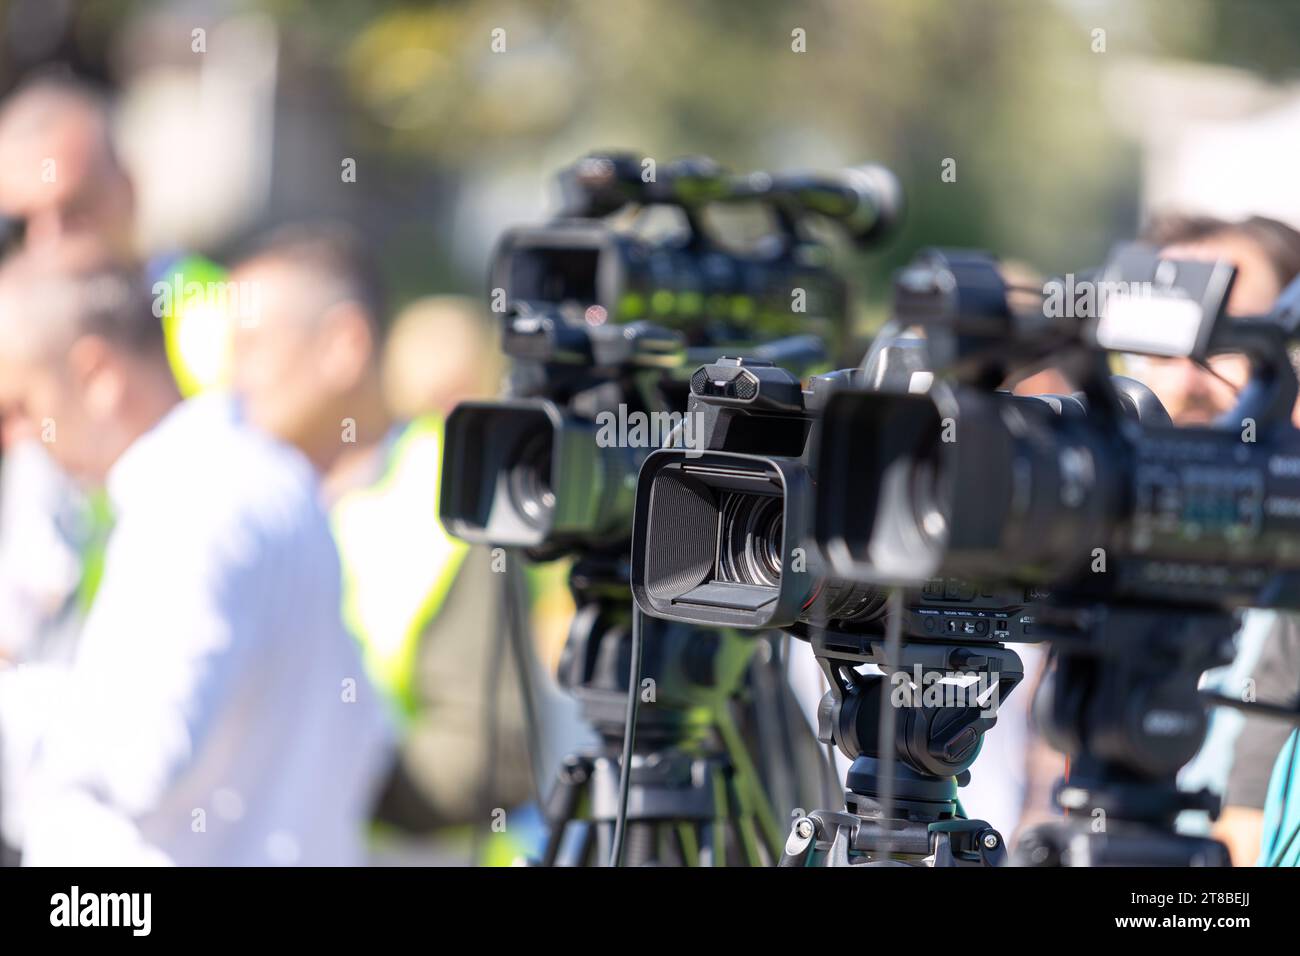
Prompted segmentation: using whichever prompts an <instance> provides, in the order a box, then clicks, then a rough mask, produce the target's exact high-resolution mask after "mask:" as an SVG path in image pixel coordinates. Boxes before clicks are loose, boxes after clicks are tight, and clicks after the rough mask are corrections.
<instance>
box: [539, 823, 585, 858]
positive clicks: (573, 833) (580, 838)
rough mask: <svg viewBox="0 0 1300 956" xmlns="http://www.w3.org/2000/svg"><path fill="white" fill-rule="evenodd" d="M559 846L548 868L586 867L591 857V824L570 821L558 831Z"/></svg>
mask: <svg viewBox="0 0 1300 956" xmlns="http://www.w3.org/2000/svg"><path fill="white" fill-rule="evenodd" d="M559 833H560V838H559V846H558V847H557V850H556V853H555V856H554V858H553V861H552V862H551V863H550V864H548V865H550V866H586V865H587V859H588V857H589V856H590V855H591V824H590V823H588V822H587V821H586V820H570V821H568V822H567V823H566V824H564V826H563V827H562V828H560V830H559Z"/></svg>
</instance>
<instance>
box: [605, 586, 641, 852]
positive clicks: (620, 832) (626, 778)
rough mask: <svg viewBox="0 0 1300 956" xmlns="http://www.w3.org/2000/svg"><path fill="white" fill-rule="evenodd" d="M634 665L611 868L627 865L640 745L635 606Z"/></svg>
mask: <svg viewBox="0 0 1300 956" xmlns="http://www.w3.org/2000/svg"><path fill="white" fill-rule="evenodd" d="M631 651H632V653H631V655H630V656H631V658H632V662H631V666H630V667H629V670H628V680H627V716H626V718H625V719H624V723H623V763H622V766H621V767H620V768H619V773H618V817H617V818H616V819H615V821H614V846H613V847H612V848H611V849H610V854H609V865H610V866H622V865H623V842H624V838H625V837H626V833H627V797H628V792H629V791H630V790H631V781H632V746H633V744H634V743H635V742H636V713H637V705H638V704H639V702H640V700H641V609H640V608H639V607H637V606H636V605H635V604H634V605H633V606H632V648H631Z"/></svg>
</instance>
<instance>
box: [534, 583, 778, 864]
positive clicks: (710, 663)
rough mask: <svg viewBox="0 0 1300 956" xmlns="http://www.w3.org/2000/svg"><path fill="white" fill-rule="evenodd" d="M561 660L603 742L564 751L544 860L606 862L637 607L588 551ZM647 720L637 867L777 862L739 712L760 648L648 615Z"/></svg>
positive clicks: (630, 831) (642, 732) (637, 753)
mask: <svg viewBox="0 0 1300 956" xmlns="http://www.w3.org/2000/svg"><path fill="white" fill-rule="evenodd" d="M570 586H571V588H572V590H573V593H574V596H575V598H576V599H577V601H578V605H579V609H578V612H577V614H576V615H575V617H574V620H573V625H572V627H571V629H570V632H569V638H568V642H567V643H566V645H565V649H564V655H563V659H562V661H561V665H560V681H561V683H562V684H563V685H564V686H565V687H566V688H567V689H568V690H569V691H570V692H571V693H572V694H573V695H574V696H575V697H576V698H577V699H578V701H579V703H580V704H581V707H582V711H583V714H584V716H585V717H586V718H587V719H588V720H589V721H590V722H591V724H592V725H593V727H594V728H595V730H596V733H597V735H598V736H599V742H598V743H597V744H596V745H595V746H594V747H591V748H589V749H587V750H584V751H582V752H579V753H576V754H572V755H570V756H569V757H567V758H566V759H565V760H564V761H563V763H562V765H561V768H560V772H559V776H558V780H557V782H556V785H555V787H554V789H553V790H552V792H551V794H550V795H549V797H548V798H547V800H546V805H545V814H546V818H547V822H548V824H549V826H550V835H549V837H548V839H547V843H546V847H545V849H544V851H543V855H542V858H541V860H540V863H541V864H542V865H545V866H589V865H600V866H603V865H605V863H606V862H607V861H608V859H609V855H610V848H611V846H612V844H613V837H614V828H615V820H616V817H617V814H618V806H619V768H620V758H621V746H620V744H621V740H622V736H623V730H624V719H625V705H626V697H627V689H628V688H627V675H628V663H629V654H630V651H629V643H630V632H631V608H630V607H629V605H628V585H627V578H626V572H625V569H623V568H620V566H619V565H618V564H617V562H615V563H610V562H605V561H602V560H600V559H595V558H584V559H583V560H582V561H580V562H579V563H578V564H577V565H575V567H574V570H573V573H572V575H571V578H570ZM643 640H644V651H643V670H642V674H643V679H642V683H641V690H640V693H641V700H642V702H643V704H644V706H642V707H641V708H640V715H641V716H640V719H639V721H638V726H637V735H636V741H635V747H634V750H633V753H632V766H631V776H630V780H629V792H628V816H627V838H626V862H627V864H628V865H632V866H638V865H679V866H680V865H686V866H694V865H702V866H725V865H749V866H761V865H766V864H770V863H771V862H773V861H774V860H775V859H776V852H777V851H776V848H777V847H778V846H779V845H780V829H779V827H778V826H777V824H776V820H775V816H774V815H773V812H772V809H771V807H770V805H769V802H768V798H767V796H766V794H765V793H764V791H763V788H762V785H761V783H760V781H759V777H758V773H757V771H756V769H755V767H754V766H753V763H752V761H751V760H750V757H749V753H748V750H747V748H746V745H745V742H744V740H743V738H742V736H741V733H740V731H739V730H738V728H737V727H736V724H735V721H734V720H733V718H732V714H731V707H732V704H733V702H734V701H735V699H736V697H737V694H738V691H739V689H740V686H741V684H742V682H743V679H744V676H745V673H746V670H747V669H748V667H749V665H750V661H751V658H752V656H753V654H754V648H755V647H756V646H757V644H756V641H755V639H754V638H753V637H746V636H744V635H740V634H737V633H736V632H734V631H724V630H706V629H701V628H696V627H690V626H687V625H682V624H675V623H671V622H667V621H660V620H657V619H653V618H650V619H647V620H646V621H645V631H644V634H643Z"/></svg>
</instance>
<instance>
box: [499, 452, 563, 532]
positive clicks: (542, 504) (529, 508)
mask: <svg viewBox="0 0 1300 956" xmlns="http://www.w3.org/2000/svg"><path fill="white" fill-rule="evenodd" d="M551 440H552V439H551V433H550V431H546V432H542V433H535V434H532V435H528V436H526V437H525V438H524V439H523V440H522V441H521V442H520V443H519V446H518V452H517V453H516V454H514V455H512V456H511V458H512V461H513V464H512V465H511V466H510V478H509V486H510V501H511V503H512V504H513V505H514V507H515V510H516V511H517V512H518V513H519V515H520V516H521V517H522V518H523V519H524V521H526V522H527V523H528V524H530V525H532V526H533V527H541V526H542V525H543V523H544V520H545V518H546V516H547V514H549V513H550V511H551V510H552V509H553V508H554V507H555V491H554V489H552V488H551Z"/></svg>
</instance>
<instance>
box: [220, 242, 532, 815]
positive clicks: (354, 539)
mask: <svg viewBox="0 0 1300 956" xmlns="http://www.w3.org/2000/svg"><path fill="white" fill-rule="evenodd" d="M231 275H232V278H233V279H234V280H235V281H237V282H239V283H241V284H243V283H246V284H248V285H249V286H252V287H256V288H257V289H258V290H259V291H258V295H259V300H260V302H261V309H260V313H259V318H258V321H256V322H255V323H252V324H250V325H248V326H247V327H242V326H241V327H240V328H239V329H237V330H236V333H235V349H234V378H235V384H236V389H237V391H238V393H239V395H240V396H241V398H242V399H243V401H244V404H245V407H246V409H247V412H248V415H249V418H250V420H251V421H252V422H254V423H256V424H257V425H259V426H260V427H262V428H264V429H266V430H267V431H268V432H270V433H272V434H274V435H276V436H278V437H280V438H282V439H284V440H285V441H288V442H291V443H293V444H294V445H296V446H297V447H298V448H299V449H301V450H302V451H303V453H304V454H306V456H307V457H308V458H309V459H310V460H311V461H312V463H313V464H314V465H315V466H316V468H317V470H318V471H319V472H320V474H321V476H322V481H323V487H324V490H325V493H326V496H327V500H328V503H329V507H330V515H331V523H332V525H333V528H334V534H335V540H336V541H337V542H338V545H339V550H340V553H341V555H342V559H343V566H344V596H343V607H344V616H345V619H346V621H347V623H348V625H349V627H350V628H351V630H352V632H353V634H354V635H355V636H356V638H357V639H358V640H359V641H360V643H361V645H362V647H363V648H364V652H365V657H366V663H367V666H368V669H369V672H370V673H371V675H372V676H373V677H374V679H375V680H376V681H377V682H378V683H379V685H380V686H381V687H383V688H384V690H385V692H386V695H387V697H388V700H389V703H390V707H391V709H392V711H393V712H394V713H395V714H396V715H398V717H399V719H400V720H401V722H402V726H403V728H404V729H403V741H402V745H401V756H400V758H399V760H398V762H397V766H396V768H395V770H394V772H393V775H392V777H391V779H390V781H389V784H388V787H387V789H386V792H385V794H384V796H383V799H382V801H381V805H380V807H379V819H380V820H381V821H383V822H386V823H391V824H394V825H396V826H398V827H399V828H401V829H403V830H406V831H410V832H417V833H428V832H431V831H434V830H438V829H441V828H445V827H448V826H451V825H456V824H466V823H473V824H475V825H478V826H485V825H487V824H488V823H489V822H490V820H491V817H490V814H491V813H492V810H493V809H494V808H496V807H498V806H501V807H506V806H512V805H514V804H518V803H520V802H522V801H524V800H526V799H527V797H528V795H529V791H530V781H529V760H528V755H527V748H526V743H525V740H526V738H525V729H524V727H523V717H522V713H521V707H520V702H519V700H518V694H516V693H514V692H513V691H512V688H513V687H514V682H513V680H512V679H511V671H510V668H511V667H512V664H511V662H510V661H509V660H508V659H507V660H498V659H494V658H493V656H492V649H493V646H494V644H495V641H494V639H493V635H494V634H495V633H496V632H497V629H498V628H500V627H502V626H504V621H503V619H502V614H503V613H504V612H503V609H502V608H501V597H500V596H501V593H502V592H501V585H500V581H501V576H500V575H499V574H495V573H493V572H492V569H491V564H492V560H491V556H490V554H489V553H488V552H487V550H486V549H485V548H481V547H476V548H470V547H469V546H467V545H466V544H464V543H463V542H461V541H459V540H457V539H455V538H452V537H450V536H449V535H448V534H447V533H446V532H445V531H444V530H443V528H442V525H441V524H440V523H439V521H438V503H437V498H438V488H439V476H440V469H441V467H442V460H441V454H442V422H443V415H444V414H445V413H446V412H447V411H448V410H449V409H450V407H451V406H452V405H454V404H455V403H456V402H457V401H459V400H461V399H462V398H467V397H472V396H475V395H482V394H483V393H484V392H486V391H488V390H489V389H490V385H489V378H488V376H489V375H490V374H491V373H492V371H493V370H494V369H495V367H496V360H495V359H494V358H493V357H492V356H491V350H490V341H489V337H488V334H487V331H488V326H487V325H486V323H485V322H484V321H483V320H482V319H481V318H480V317H479V316H478V315H477V314H476V313H475V312H474V311H473V310H471V309H470V308H469V307H467V306H466V305H465V304H464V303H463V302H455V301H454V300H450V299H443V300H439V301H438V302H437V303H436V304H428V303H426V304H424V305H422V306H421V307H420V308H421V309H422V310H424V311H426V312H427V311H428V310H430V309H432V310H434V312H435V314H436V317H437V321H436V325H434V326H432V327H431V326H429V325H428V324H427V323H423V322H421V323H417V324H414V325H412V324H408V323H402V324H399V326H398V328H397V330H396V334H397V335H399V336H401V337H402V338H403V340H404V341H406V342H407V344H408V345H409V346H410V350H409V351H406V350H403V354H401V355H400V356H399V355H398V354H397V353H394V352H390V353H389V354H390V359H389V362H388V365H387V371H388V372H389V376H390V378H389V380H388V383H387V384H388V385H389V386H390V389H389V392H388V393H387V396H392V395H394V394H397V393H401V392H405V397H406V401H405V402H404V405H405V407H404V409H403V410H404V411H406V412H408V413H417V414H414V415H413V416H412V417H411V418H409V419H405V420H403V419H401V418H397V417H396V416H395V415H394V413H393V410H392V409H391V407H390V404H389V397H386V390H385V385H386V382H385V375H384V371H385V366H384V364H383V360H382V356H383V340H384V328H383V319H384V315H385V306H384V299H383V293H382V289H381V285H380V281H379V278H378V274H377V269H376V267H375V265H374V263H373V262H372V261H371V258H370V256H369V255H368V254H367V253H366V251H365V250H364V248H363V247H362V245H361V244H360V242H359V240H358V239H357V237H355V236H354V235H352V234H351V233H350V232H349V231H347V230H346V229H345V228H342V227H340V226H336V225H332V224H318V225H295V226H287V227H284V228H282V229H281V230H279V231H277V232H275V233H273V234H271V235H270V236H269V237H267V238H266V239H264V240H263V241H262V242H261V243H260V244H259V245H258V246H257V247H255V248H254V250H253V251H251V252H250V253H249V254H248V256H247V257H245V258H244V259H243V260H242V261H240V262H239V263H238V264H237V265H236V266H235V267H234V269H233V270H232V273H231ZM430 328H432V329H434V330H436V335H435V336H434V337H432V338H430V337H429V335H428V332H429V331H430ZM402 386H405V387H404V388H402ZM497 671H502V673H496V672H497ZM494 681H495V682H504V688H506V689H505V690H503V691H502V692H501V693H500V694H499V695H496V694H495V693H494V692H492V691H491V690H489V688H491V687H493V686H495V685H494ZM494 696H499V697H500V700H499V701H497V704H498V705H499V706H500V711H499V718H500V721H501V728H500V732H499V734H498V735H497V748H496V749H497V755H496V759H495V760H490V759H489V751H490V749H491V748H490V747H489V740H488V736H489V731H488V729H487V726H486V724H487V720H486V716H485V715H486V709H485V708H486V706H487V705H489V704H491V703H492V697H494ZM489 777H490V778H491V779H492V780H493V782H494V783H495V785H496V791H497V792H496V793H494V794H493V795H492V796H491V799H490V800H489V802H487V803H485V802H484V801H485V799H487V795H486V794H485V789H484V781H485V780H486V779H487V778H489Z"/></svg>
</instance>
